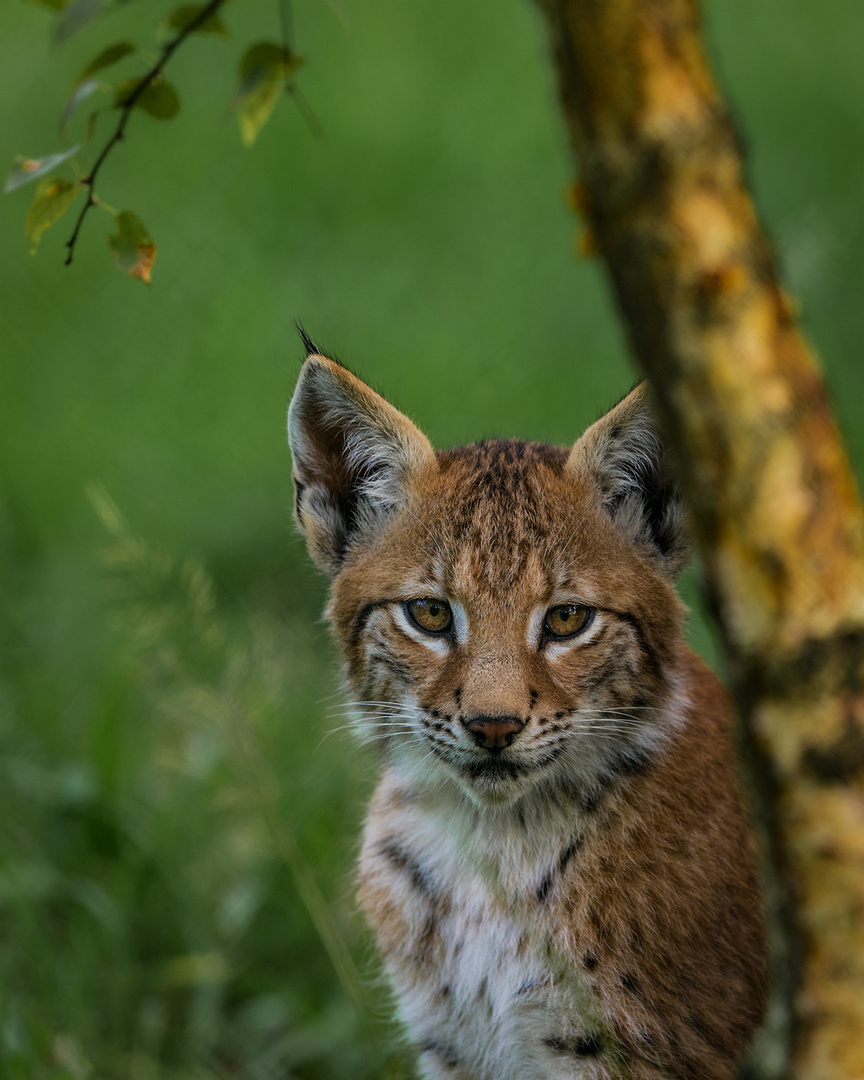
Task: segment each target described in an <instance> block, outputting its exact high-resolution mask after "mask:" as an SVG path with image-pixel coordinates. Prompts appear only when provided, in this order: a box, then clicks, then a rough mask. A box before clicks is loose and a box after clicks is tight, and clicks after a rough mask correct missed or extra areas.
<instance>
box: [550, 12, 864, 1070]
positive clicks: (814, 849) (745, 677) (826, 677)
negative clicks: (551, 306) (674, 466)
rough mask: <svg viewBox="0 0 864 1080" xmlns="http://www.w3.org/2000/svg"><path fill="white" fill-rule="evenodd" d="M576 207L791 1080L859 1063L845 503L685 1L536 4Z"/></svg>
mask: <svg viewBox="0 0 864 1080" xmlns="http://www.w3.org/2000/svg"><path fill="white" fill-rule="evenodd" d="M540 5H541V7H542V9H543V11H544V14H545V16H546V18H547V21H548V24H549V28H550V32H551V40H552V47H553V52H554V57H555V63H556V68H557V72H558V81H559V89H560V94H561V101H562V104H563V109H564V115H565V119H566V122H567V126H568V130H569V134H570V138H571V141H572V145H573V149H574V151H575V153H576V156H577V160H578V163H579V169H580V184H579V186H578V189H577V190H578V193H579V198H578V201H579V203H580V206H581V208H582V209H583V212H584V216H585V218H586V224H587V228H588V229H589V230H590V236H591V240H592V246H593V248H594V249H595V250H596V251H597V252H598V253H599V254H600V255H601V256H602V257H603V258H604V260H605V262H606V265H607V267H608V270H609V274H610V277H611V280H612V285H613V289H614V293H615V296H616V299H617V302H618V305H619V307H620V310H621V314H622V316H623V318H624V322H625V325H626V326H627V329H628V332H629V335H630V340H631V342H632V345H633V349H634V351H635V353H636V356H637V358H638V361H639V363H640V365H641V366H642V367H643V369H644V371H645V372H646V374H647V375H648V376H649V379H650V382H651V384H652V387H653V391H654V394H655V399H656V402H657V406H658V410H659V413H660V416H661V419H662V422H663V423H664V425H665V428H666V431H667V436H668V438H669V441H670V444H671V446H672V447H673V450H674V452H675V453H676V454H677V457H678V459H679V462H680V465H681V467H682V475H683V480H684V485H685V489H686V492H687V494H688V497H689V503H690V507H691V510H692V517H693V525H694V530H695V534H696V537H697V540H698V543H699V547H700V549H701V553H702V558H703V562H704V567H705V574H706V578H707V586H708V593H709V597H710V600H711V603H712V606H713V609H714V612H715V614H716V618H717V621H718V623H719V626H720V629H721V633H722V636H723V639H724V642H725V647H726V651H727V655H728V659H729V669H730V674H731V679H732V684H733V690H734V691H735V694H736V697H737V701H738V704H739V708H740V713H741V719H742V725H741V726H742V736H743V743H744V746H745V749H746V752H747V759H748V764H749V766H750V771H751V773H752V775H753V778H754V780H755V783H756V788H757V790H756V801H757V806H758V808H759V816H760V817H761V818H762V819H763V822H764V824H765V832H766V837H767V840H768V843H767V847H768V849H769V852H770V856H771V862H772V864H773V867H774V870H775V874H776V878H775V880H776V881H780V882H782V883H784V886H785V888H784V893H785V896H784V897H783V902H781V903H779V904H777V905H775V908H776V910H775V915H780V916H782V923H783V930H784V935H783V940H784V942H785V948H784V949H781V950H779V951H778V953H777V957H776V958H775V961H776V962H775V972H776V981H777V989H778V991H779V993H780V997H781V999H782V1000H785V1002H786V1004H787V1006H788V1010H789V1016H790V1017H791V1019H792V1023H791V1031H790V1046H789V1053H790V1066H789V1070H790V1074H791V1076H793V1077H794V1078H796V1080H839V1078H844V1080H860V1077H861V1076H862V1075H864V516H862V510H861V506H860V503H859V500H858V497H857V494H856V490H855V484H854V481H853V478H852V474H851V471H850V468H849V464H848V461H847V459H846V456H845V453H844V451H843V448H842V446H841V443H840V439H839V436H838V432H837V429H836V426H835V424H834V422H833V420H832V417H831V413H830V410H829V406H828V403H827V399H826V393H825V388H824V386H823V383H822V380H821V377H820V374H819V371H818V369H817V367H816V364H815V363H814V359H813V357H812V355H811V353H810V351H809V350H808V348H807V345H806V344H805V342H804V340H803V339H802V337H801V334H800V333H799V331H798V329H797V328H796V325H795V320H794V316H793V312H792V307H791V305H790V303H789V301H788V299H787V297H786V296H785V295H784V293H783V291H782V289H781V287H780V284H779V282H778V278H777V271H776V266H775V261H774V256H773V253H772V250H771V246H770V244H769V242H768V241H767V239H766V237H765V235H764V233H763V232H762V230H761V229H760V226H759V222H758V220H757V217H756V213H755V210H754V207H753V203H752V200H751V198H750V195H749V194H748V191H747V187H746V184H745V179H744V166H743V160H742V145H741V141H740V139H739V137H738V135H737V133H736V131H735V129H734V127H733V125H732V122H731V120H730V117H729V114H728V111H727V109H726V107H725V105H724V102H723V100H722V98H721V97H720V94H719V92H718V90H717V87H716V85H715V82H714V79H713V77H712V75H711V72H710V70H709V68H708V64H707V62H706V58H705V54H704V51H703V47H702V44H701V40H700V25H699V12H698V9H697V6H696V3H695V0H540Z"/></svg>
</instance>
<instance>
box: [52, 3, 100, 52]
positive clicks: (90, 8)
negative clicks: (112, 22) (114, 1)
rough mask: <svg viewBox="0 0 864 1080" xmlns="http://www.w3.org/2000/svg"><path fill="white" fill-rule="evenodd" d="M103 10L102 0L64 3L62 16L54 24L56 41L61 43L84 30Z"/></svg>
mask: <svg viewBox="0 0 864 1080" xmlns="http://www.w3.org/2000/svg"><path fill="white" fill-rule="evenodd" d="M102 10H103V9H102V0H71V3H68V4H66V3H64V4H63V8H62V11H61V14H60V17H59V18H58V19H57V22H56V23H55V24H54V41H55V43H56V44H57V45H59V44H60V43H61V42H63V41H65V40H66V39H67V38H70V37H72V35H73V34H77V33H78V31H79V30H83V29H84V27H85V26H86V25H87V24H88V23H91V22H93V20H94V19H95V18H97V17H98V16H99V15H101V14H102Z"/></svg>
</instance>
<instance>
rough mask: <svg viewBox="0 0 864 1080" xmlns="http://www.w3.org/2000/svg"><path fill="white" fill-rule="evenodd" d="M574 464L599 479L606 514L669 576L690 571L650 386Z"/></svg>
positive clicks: (596, 434)
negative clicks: (648, 390)
mask: <svg viewBox="0 0 864 1080" xmlns="http://www.w3.org/2000/svg"><path fill="white" fill-rule="evenodd" d="M568 464H569V465H570V466H571V467H573V468H576V469H579V470H580V471H588V472H589V473H590V474H591V475H592V476H593V478H594V481H595V482H596V484H597V485H598V487H599V488H600V492H601V494H602V496H603V505H604V509H605V510H606V512H607V513H608V514H609V516H610V517H611V518H612V520H613V521H614V522H615V524H616V525H617V526H618V528H619V529H620V530H621V531H622V532H623V533H624V534H625V536H627V537H628V538H629V539H632V540H633V541H634V542H635V543H637V544H639V545H640V546H642V547H644V548H645V549H646V550H648V551H649V552H650V554H651V555H652V556H653V557H654V558H655V559H656V560H657V561H658V562H659V564H660V569H661V570H662V572H663V573H664V574H666V575H667V576H669V577H675V575H677V574H678V573H679V572H680V571H681V570H683V569H684V567H685V566H686V565H687V561H688V559H689V557H690V545H689V538H688V535H687V528H686V521H685V514H684V506H683V503H682V500H681V493H680V489H679V485H678V479H677V476H676V475H675V470H674V468H673V466H672V464H671V462H670V461H669V456H668V454H667V452H666V449H665V447H664V446H663V442H662V440H661V438H660V434H659V432H658V430H657V423H656V420H655V417H654V412H653V410H652V408H651V405H650V402H649V401H648V400H647V395H646V387H645V384H644V383H642V384H640V385H639V386H637V387H636V389H635V390H633V391H632V393H630V394H628V395H627V397H626V398H624V400H623V401H621V402H619V404H617V405H616V406H615V407H614V408H613V409H611V410H610V411H609V412H608V413H607V414H606V415H605V416H603V417H601V418H600V419H599V420H598V421H597V422H596V424H593V425H592V426H591V427H590V428H588V430H587V431H586V432H585V434H584V435H583V436H582V438H581V439H579V441H578V442H577V443H576V445H575V446H574V447H573V449H572V451H571V452H570V459H569V462H568Z"/></svg>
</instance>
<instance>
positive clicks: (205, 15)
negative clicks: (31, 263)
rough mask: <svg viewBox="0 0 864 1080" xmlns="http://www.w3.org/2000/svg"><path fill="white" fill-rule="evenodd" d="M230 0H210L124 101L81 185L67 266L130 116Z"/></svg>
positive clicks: (168, 46) (171, 41)
mask: <svg viewBox="0 0 864 1080" xmlns="http://www.w3.org/2000/svg"><path fill="white" fill-rule="evenodd" d="M226 2H227V0H210V2H209V3H208V4H205V5H204V7H203V8H202V9H201V10H200V11H199V12H198V14H197V15H196V16H195V18H194V19H191V20H190V21H189V23H188V24H187V25H186V26H184V27H183V29H182V30H180V31H179V32H178V33H177V35H176V36H175V37H173V38H172V39H171V40H170V41H169V42H168V43H167V45H165V46H164V48H163V49H162V53H161V55H160V56H159V59H158V60H157V62H156V63H155V64H154V65H153V67H151V68H150V70H149V71H148V72H147V73H146V74H145V75H144V76H143V78H142V79H141V81H140V82H139V83H138V84H137V86H136V87H135V89H134V90H133V91H132V92H131V93H130V94H129V96H128V97H127V98H126V100H125V101H124V102H123V105H122V107H121V111H120V120H119V121H118V123H117V127H116V129H115V130H114V134H113V135H112V136H111V138H110V139H109V140H108V142H107V143H106V144H105V145H104V146H103V147H102V150H101V152H100V154H99V156H98V157H97V158H96V161H95V162H94V163H93V168H92V169H91V170H90V172H89V173H88V174H87V175H86V176H85V177H84V179H83V180H82V181H81V184H82V185H83V186H84V187H85V188H86V189H87V199H86V201H85V203H84V206H83V207H82V208H81V213H80V214H79V215H78V220H77V221H76V222H75V228H74V230H73V232H72V235H71V236H70V238H69V239H68V240H67V241H66V247H67V248H68V249H69V254H68V255H67V256H66V261H65V263H64V266H70V265H71V263H72V258H73V256H74V254H75V245H76V243H77V242H78V234H79V233H80V232H81V226H82V225H83V224H84V219H85V218H86V217H87V214H88V213H89V211H90V209H91V207H93V206H95V205H96V197H95V191H94V188H95V184H96V177H97V175H98V173H99V170H100V169H101V168H102V165H103V164H104V162H105V159H106V158H107V157H108V155H109V154H110V153H111V151H112V150H113V149H114V147H115V146H116V145H117V143H118V142H121V141H122V139H123V137H124V135H125V133H126V124H127V123H128V122H129V117H130V116H131V114H132V110H133V109H134V108H135V105H136V103H137V102H138V101H139V100H140V98H141V95H142V94H143V93H144V92H145V91H146V90H147V88H148V87H149V86H151V85H152V84H153V81H154V80H155V79H156V78H158V77H159V75H161V74H162V70H163V68H164V67H165V65H166V64H167V63H168V61H169V60H170V59H171V57H172V56H173V55H174V53H175V52H176V50H177V49H178V48H179V47H180V45H182V44H183V42H184V41H185V40H186V38H188V37H189V35H190V34H194V33H195V31H196V30H197V29H198V27H199V26H202V25H203V24H204V23H205V22H206V21H207V20H208V19H209V18H210V17H211V16H212V15H215V14H216V12H217V11H218V10H219V8H221V7H222V6H223V4H225V3H226Z"/></svg>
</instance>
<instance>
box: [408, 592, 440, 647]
mask: <svg viewBox="0 0 864 1080" xmlns="http://www.w3.org/2000/svg"><path fill="white" fill-rule="evenodd" d="M402 608H403V610H404V612H405V614H406V615H407V616H408V619H409V620H410V621H411V622H412V623H413V624H414V625H415V626H416V627H417V629H418V630H422V631H423V633H424V634H432V635H433V636H436V637H437V636H438V635H441V634H446V633H448V632H449V630H450V629H451V627H452V626H453V612H452V611H451V610H450V605H449V604H448V603H447V601H446V600H435V599H433V598H432V597H424V598H422V599H418V600H409V601H408V602H407V603H406V604H403V605H402Z"/></svg>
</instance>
